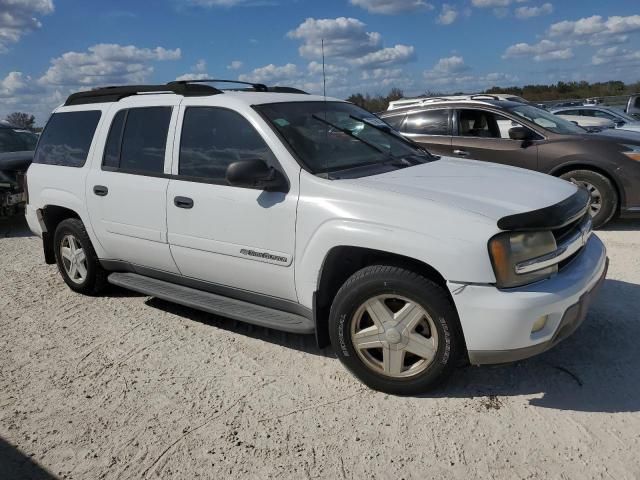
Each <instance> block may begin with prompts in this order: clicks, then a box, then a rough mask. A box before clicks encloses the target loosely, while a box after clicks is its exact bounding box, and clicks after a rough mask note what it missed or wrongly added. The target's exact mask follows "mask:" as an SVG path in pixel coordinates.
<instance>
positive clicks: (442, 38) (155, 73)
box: [0, 0, 640, 125]
mask: <svg viewBox="0 0 640 480" xmlns="http://www.w3.org/2000/svg"><path fill="white" fill-rule="evenodd" d="M322 40H324V53H325V75H326V86H327V95H329V96H334V97H339V98H345V97H347V96H348V95H350V94H352V93H356V92H362V93H371V94H378V93H382V94H386V93H387V92H388V90H389V89H390V88H392V87H399V88H401V89H403V91H404V92H405V94H407V95H416V94H419V93H423V92H425V91H431V92H439V93H449V92H453V91H467V92H473V91H479V90H483V89H486V88H489V87H492V86H511V85H525V84H532V83H555V82H558V81H572V80H576V81H580V80H587V81H606V80H623V81H625V82H636V81H639V80H640V0H607V1H603V0H549V1H546V0H447V1H446V2H443V1H441V0H153V1H148V0H147V1H135V0H129V1H123V0H109V1H104V0H0V118H4V117H5V116H6V114H8V113H10V112H13V111H24V112H28V113H33V114H35V115H36V118H37V123H38V124H39V125H41V124H42V123H44V122H45V121H46V119H47V117H48V115H49V113H50V112H51V110H52V109H53V108H55V107H56V106H57V105H59V104H61V103H63V102H64V100H65V98H66V97H67V96H68V95H69V94H70V93H72V92H74V91H78V90H85V89H89V88H93V87H96V86H104V85H118V84H139V83H164V82H167V81H171V80H174V79H195V78H227V79H234V80H236V79H240V80H245V81H253V82H263V83H267V84H269V85H290V86H296V87H299V88H303V89H305V90H307V91H309V92H311V93H322V91H323V81H322V47H321V45H322Z"/></svg>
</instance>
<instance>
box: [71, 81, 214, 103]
mask: <svg viewBox="0 0 640 480" xmlns="http://www.w3.org/2000/svg"><path fill="white" fill-rule="evenodd" d="M139 93H176V94H178V95H184V96H199V95H217V94H220V93H223V92H222V90H218V89H217V88H215V87H212V86H210V85H192V84H190V83H183V82H169V83H167V84H165V85H126V86H112V87H101V88H96V89H93V90H88V91H86V92H77V93H73V94H71V95H69V97H68V98H67V101H66V102H65V103H64V104H65V106H66V105H83V104H87V103H102V102H117V101H119V100H122V99H123V98H125V97H130V96H132V95H138V94H139Z"/></svg>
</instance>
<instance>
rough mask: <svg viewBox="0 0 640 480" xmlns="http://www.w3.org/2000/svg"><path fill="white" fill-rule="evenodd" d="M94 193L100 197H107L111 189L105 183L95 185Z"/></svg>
mask: <svg viewBox="0 0 640 480" xmlns="http://www.w3.org/2000/svg"><path fill="white" fill-rule="evenodd" d="M93 193H95V194H96V195H98V196H99V197H106V196H107V193H109V189H108V188H107V187H105V186H104V185H96V186H94V187H93Z"/></svg>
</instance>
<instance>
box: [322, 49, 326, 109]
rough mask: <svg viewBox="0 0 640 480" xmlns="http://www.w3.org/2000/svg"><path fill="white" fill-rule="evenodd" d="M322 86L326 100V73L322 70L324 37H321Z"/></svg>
mask: <svg viewBox="0 0 640 480" xmlns="http://www.w3.org/2000/svg"><path fill="white" fill-rule="evenodd" d="M322 86H323V93H324V99H325V101H326V100H327V75H326V73H325V71H324V38H323V39H322Z"/></svg>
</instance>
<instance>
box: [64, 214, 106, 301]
mask: <svg viewBox="0 0 640 480" xmlns="http://www.w3.org/2000/svg"><path fill="white" fill-rule="evenodd" d="M68 235H72V236H73V237H74V238H75V239H76V241H77V242H78V243H79V245H80V247H81V248H82V249H83V251H84V253H85V255H86V272H87V273H86V277H85V278H84V280H83V281H81V282H78V281H77V280H76V281H74V280H72V279H71V278H70V276H69V274H68V273H67V271H66V268H65V265H64V263H63V259H62V242H63V240H64V238H65V237H67V236H68ZM53 248H54V252H55V256H56V264H57V265H58V270H59V271H60V275H62V279H63V280H64V281H65V283H66V284H67V285H68V286H69V288H70V289H71V290H73V291H75V292H78V293H82V294H85V295H97V294H98V293H100V292H101V291H102V290H104V288H105V287H106V285H107V272H106V271H105V270H104V269H103V268H102V267H101V266H100V262H99V260H98V256H97V255H96V252H95V250H94V249H93V245H92V244H91V240H90V239H89V235H88V234H87V230H86V229H85V227H84V224H83V223H82V221H81V220H80V219H78V218H68V219H66V220H63V221H62V222H60V223H59V224H58V227H57V228H56V231H55V234H54V237H53Z"/></svg>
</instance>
